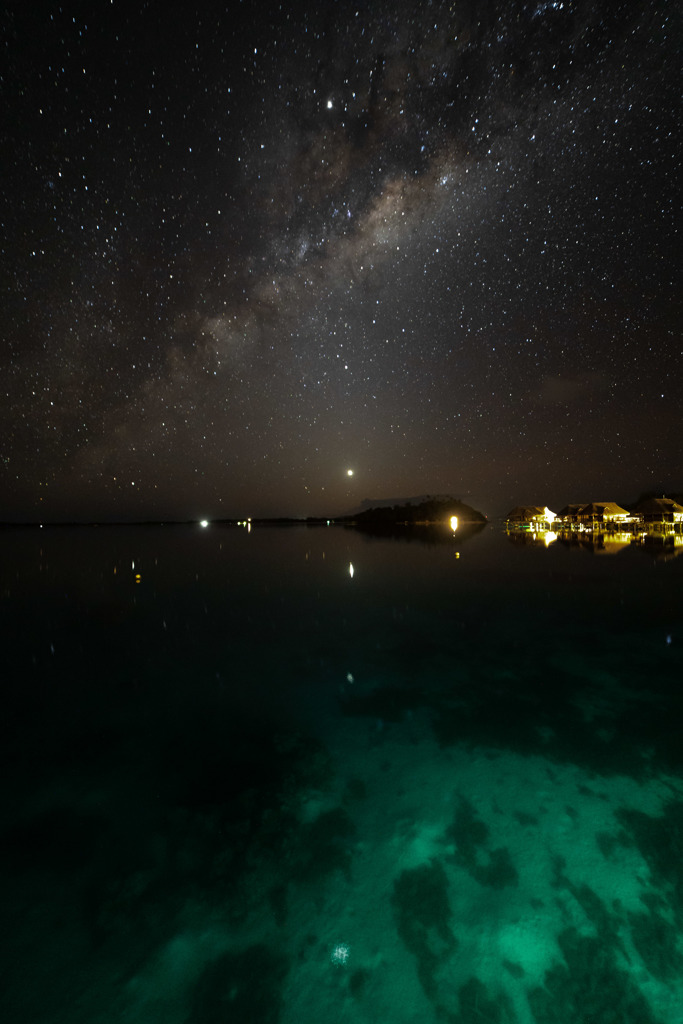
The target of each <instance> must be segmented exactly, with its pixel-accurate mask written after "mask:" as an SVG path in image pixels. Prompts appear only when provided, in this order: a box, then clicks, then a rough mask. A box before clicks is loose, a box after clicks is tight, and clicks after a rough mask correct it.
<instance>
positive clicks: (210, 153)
mask: <svg viewBox="0 0 683 1024" xmlns="http://www.w3.org/2000/svg"><path fill="white" fill-rule="evenodd" d="M140 6H141V8H142V10H141V11H139V12H136V11H131V9H130V7H129V5H124V4H119V3H113V4H111V5H104V4H97V5H93V9H92V11H90V10H89V9H87V8H85V7H84V6H83V5H75V4H72V5H70V4H65V5H63V6H62V7H61V8H60V9H55V8H54V7H53V5H50V4H43V3H36V4H31V5H25V8H26V9H25V10H22V9H21V8H20V7H19V6H16V7H15V9H13V10H5V11H4V12H3V14H2V15H1V17H2V36H3V44H4V45H3V54H4V56H3V64H4V68H5V70H4V73H3V78H2V95H3V107H4V108H5V110H6V112H7V116H6V117H5V118H4V121H5V128H4V130H3V139H2V153H3V165H4V173H3V179H2V186H1V188H2V223H3V240H2V268H3V281H2V283H3V334H2V347H1V350H0V360H1V367H2V384H3V386H2V403H1V411H0V417H1V419H0V430H1V436H0V460H1V461H0V466H1V469H0V493H2V496H3V497H2V517H3V518H5V519H12V518H24V517H26V518H30V519H40V518H46V519H49V518H52V517H54V518H65V517H66V518H87V517H93V516H98V517H106V518H117V517H121V518H127V517H145V518H147V517H152V518H154V517H181V518H188V517H194V516H200V515H207V516H219V515H225V516H230V515H247V514H252V515H278V514H283V515H284V514H291V515H311V514H326V513H327V514H335V513H340V512H343V511H348V510H350V509H352V508H354V507H356V506H357V505H358V504H359V502H360V501H361V500H362V499H364V498H367V497H377V498H380V497H389V496H409V495H413V494H424V493H452V494H455V495H456V496H458V497H463V498H466V499H467V500H470V501H471V502H472V503H473V504H475V505H476V506H477V507H479V508H482V509H483V511H485V512H488V513H489V514H496V513H499V512H502V511H505V510H506V508H507V507H508V506H511V505H512V504H517V503H522V502H535V503H541V504H546V503H550V504H553V503H556V504H565V503H566V502H568V501H585V500H590V499H596V500H597V499H600V500H618V501H627V500H628V499H634V498H635V497H637V495H638V493H639V492H640V491H642V490H645V489H646V488H649V487H657V488H671V489H676V488H677V489H679V490H680V489H681V487H682V486H683V477H682V476H681V474H682V472H683V468H682V467H683V459H682V458H681V441H680V433H681V431H680V418H681V417H680V412H679V405H680V399H681V397H682V393H683V387H682V386H681V383H680V381H681V380H683V352H682V346H681V340H680V329H679V328H680V300H679V298H678V293H680V286H679V287H678V288H677V287H676V277H677V258H678V255H679V252H680V249H679V246H678V242H677V238H678V236H677V232H676V227H677V219H678V217H679V209H680V206H679V201H678V187H677V182H678V180H679V179H680V162H679V143H678V125H679V110H680V107H679V101H678V93H679V90H678V85H679V78H678V75H679V60H678V53H679V51H680V42H681V24H680V12H679V11H677V10H676V9H675V7H674V5H673V4H668V3H606V4H600V5H596V4H595V3H593V2H591V3H572V2H569V0H567V2H552V3H547V2H541V3H530V4H526V3H515V4H512V3H510V4H504V3H469V4H467V3H465V4H457V5H455V4H454V5H448V4H437V3H428V2H424V3H394V2H391V3H389V2H386V3H373V4H366V5H361V4H355V5H354V4H349V3H344V2H339V3H329V2H328V3H321V4H315V5H314V4H304V3H302V4H287V3H285V4H283V5H282V7H281V9H280V10H277V11H274V12H271V11H270V6H271V5H266V4H262V3H256V2H254V3H242V4H215V3H206V4H202V5H199V12H198V13H195V12H193V11H192V10H191V9H189V8H188V7H187V5H185V4H180V3H176V4H173V3H163V4H162V3H154V2H153V3H148V4H144V5H140ZM348 469H352V470H353V475H350V474H349V473H348V472H347V471H348Z"/></svg>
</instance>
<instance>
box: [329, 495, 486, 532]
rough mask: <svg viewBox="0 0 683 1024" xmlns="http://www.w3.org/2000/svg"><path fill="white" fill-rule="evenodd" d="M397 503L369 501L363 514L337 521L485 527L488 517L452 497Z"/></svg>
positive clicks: (360, 523)
mask: <svg viewBox="0 0 683 1024" xmlns="http://www.w3.org/2000/svg"><path fill="white" fill-rule="evenodd" d="M393 500H394V499H389V500H384V501H379V502H377V501H375V502H372V501H369V500H368V501H365V502H363V505H362V506H361V511H359V512H355V513H353V514H352V515H348V516H342V517H336V520H335V521H336V522H346V523H355V524H356V525H359V526H362V525H370V524H373V525H382V524H386V525H387V526H389V525H391V526H396V525H403V526H441V525H447V526H450V522H451V519H452V518H453V517H455V518H456V519H457V521H458V526H464V525H473V524H475V523H476V524H482V525H483V524H484V523H486V521H487V520H486V516H485V515H484V514H483V513H482V512H478V511H477V510H476V509H474V508H472V506H471V505H466V504H465V503H464V502H463V501H461V500H460V499H459V498H454V497H452V496H451V495H450V494H440V495H436V496H434V497H432V496H431V495H427V496H426V497H420V498H407V499H401V500H400V502H399V503H395V504H392V503H390V502H392V501H393Z"/></svg>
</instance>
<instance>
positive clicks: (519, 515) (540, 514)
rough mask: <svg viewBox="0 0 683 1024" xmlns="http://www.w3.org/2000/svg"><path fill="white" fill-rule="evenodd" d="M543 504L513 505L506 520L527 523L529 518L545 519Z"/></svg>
mask: <svg viewBox="0 0 683 1024" xmlns="http://www.w3.org/2000/svg"><path fill="white" fill-rule="evenodd" d="M545 517H546V507H545V505H515V507H514V508H513V510H512V512H508V514H507V515H506V517H505V518H506V520H507V521H508V522H520V523H528V522H529V521H530V520H531V519H545Z"/></svg>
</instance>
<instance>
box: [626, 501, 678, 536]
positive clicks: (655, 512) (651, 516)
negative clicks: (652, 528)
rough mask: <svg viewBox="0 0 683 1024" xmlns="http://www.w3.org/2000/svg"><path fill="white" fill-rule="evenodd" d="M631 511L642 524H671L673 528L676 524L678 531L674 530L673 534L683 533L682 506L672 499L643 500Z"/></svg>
mask: <svg viewBox="0 0 683 1024" xmlns="http://www.w3.org/2000/svg"><path fill="white" fill-rule="evenodd" d="M633 511H634V515H637V516H638V518H639V520H640V521H641V522H642V523H648V524H653V525H656V524H660V523H661V524H673V525H674V528H675V526H676V524H678V527H679V529H678V530H676V529H674V532H676V533H678V532H679V531H680V532H683V505H679V503H678V502H677V501H674V499H673V498H665V497H661V498H645V500H644V501H640V502H638V504H637V505H636V507H635V509H634V510H633Z"/></svg>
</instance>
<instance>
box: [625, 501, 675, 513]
mask: <svg viewBox="0 0 683 1024" xmlns="http://www.w3.org/2000/svg"><path fill="white" fill-rule="evenodd" d="M634 511H635V512H640V513H641V514H642V515H658V514H659V515H672V514H673V513H674V512H675V513H676V514H677V515H681V514H683V505H679V504H678V502H677V501H674V499H673V498H646V499H645V500H644V501H641V502H639V503H638V504H637V505H636V507H635V509H634Z"/></svg>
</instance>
